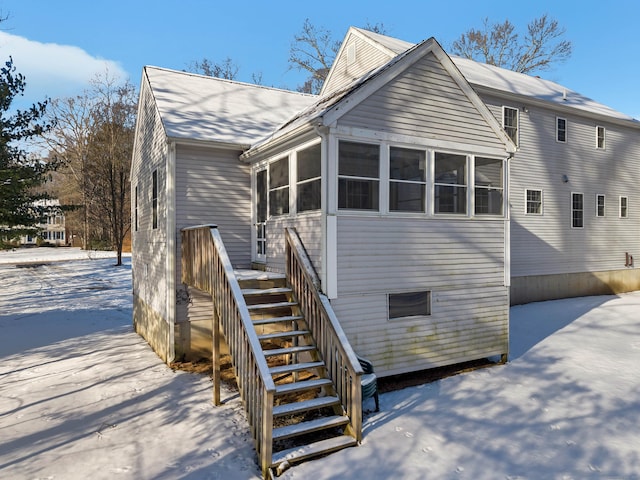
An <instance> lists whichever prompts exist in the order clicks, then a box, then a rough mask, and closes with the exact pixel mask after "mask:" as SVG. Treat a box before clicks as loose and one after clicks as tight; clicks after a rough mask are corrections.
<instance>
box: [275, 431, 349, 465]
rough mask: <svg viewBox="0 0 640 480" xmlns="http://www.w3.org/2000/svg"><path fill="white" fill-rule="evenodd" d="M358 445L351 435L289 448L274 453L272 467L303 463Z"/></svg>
mask: <svg viewBox="0 0 640 480" xmlns="http://www.w3.org/2000/svg"><path fill="white" fill-rule="evenodd" d="M357 443H358V442H357V441H356V439H355V438H353V437H351V436H349V435H340V436H338V437H332V438H328V439H325V440H320V441H318V442H314V443H310V444H309V445H303V446H300V447H294V448H288V449H287V450H281V451H279V452H274V454H273V456H272V460H271V461H272V466H277V465H280V464H281V463H282V462H284V461H287V462H289V463H298V462H302V461H303V460H306V459H309V458H313V457H317V456H320V455H324V454H327V453H331V452H335V451H338V450H342V449H343V448H347V447H353V446H355V445H357Z"/></svg>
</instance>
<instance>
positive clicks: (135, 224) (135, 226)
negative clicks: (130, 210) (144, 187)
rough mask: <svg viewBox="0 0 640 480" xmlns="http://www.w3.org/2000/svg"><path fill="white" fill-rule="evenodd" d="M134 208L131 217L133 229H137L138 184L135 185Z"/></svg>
mask: <svg viewBox="0 0 640 480" xmlns="http://www.w3.org/2000/svg"><path fill="white" fill-rule="evenodd" d="M134 203H135V208H134V217H133V221H134V224H133V225H134V231H136V232H137V231H138V185H136V190H135V200H134Z"/></svg>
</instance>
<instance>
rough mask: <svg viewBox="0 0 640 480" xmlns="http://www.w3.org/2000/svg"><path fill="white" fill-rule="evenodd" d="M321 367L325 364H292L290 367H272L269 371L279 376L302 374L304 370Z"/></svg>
mask: <svg viewBox="0 0 640 480" xmlns="http://www.w3.org/2000/svg"><path fill="white" fill-rule="evenodd" d="M319 367H324V362H306V363H292V364H290V365H279V366H277V367H271V368H270V369H269V373H271V375H279V374H282V373H291V372H300V371H302V370H310V369H312V368H319Z"/></svg>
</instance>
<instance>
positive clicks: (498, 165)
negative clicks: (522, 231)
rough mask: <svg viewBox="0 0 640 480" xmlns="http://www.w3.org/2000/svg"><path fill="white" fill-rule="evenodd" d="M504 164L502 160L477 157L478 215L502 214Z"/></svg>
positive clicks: (476, 209) (476, 205) (476, 188)
mask: <svg viewBox="0 0 640 480" xmlns="http://www.w3.org/2000/svg"><path fill="white" fill-rule="evenodd" d="M502 165H503V162H502V160H497V159H494V158H480V157H476V159H475V175H474V176H475V213H476V215H502V203H503V202H502V198H503V186H502V185H503V183H502V179H503V175H502Z"/></svg>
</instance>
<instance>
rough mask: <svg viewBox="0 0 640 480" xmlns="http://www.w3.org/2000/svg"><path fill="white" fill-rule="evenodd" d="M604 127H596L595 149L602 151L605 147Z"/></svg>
mask: <svg viewBox="0 0 640 480" xmlns="http://www.w3.org/2000/svg"><path fill="white" fill-rule="evenodd" d="M605 136H606V134H605V130H604V127H596V148H600V149H604V148H605V147H606V142H605V140H606V138H605Z"/></svg>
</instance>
